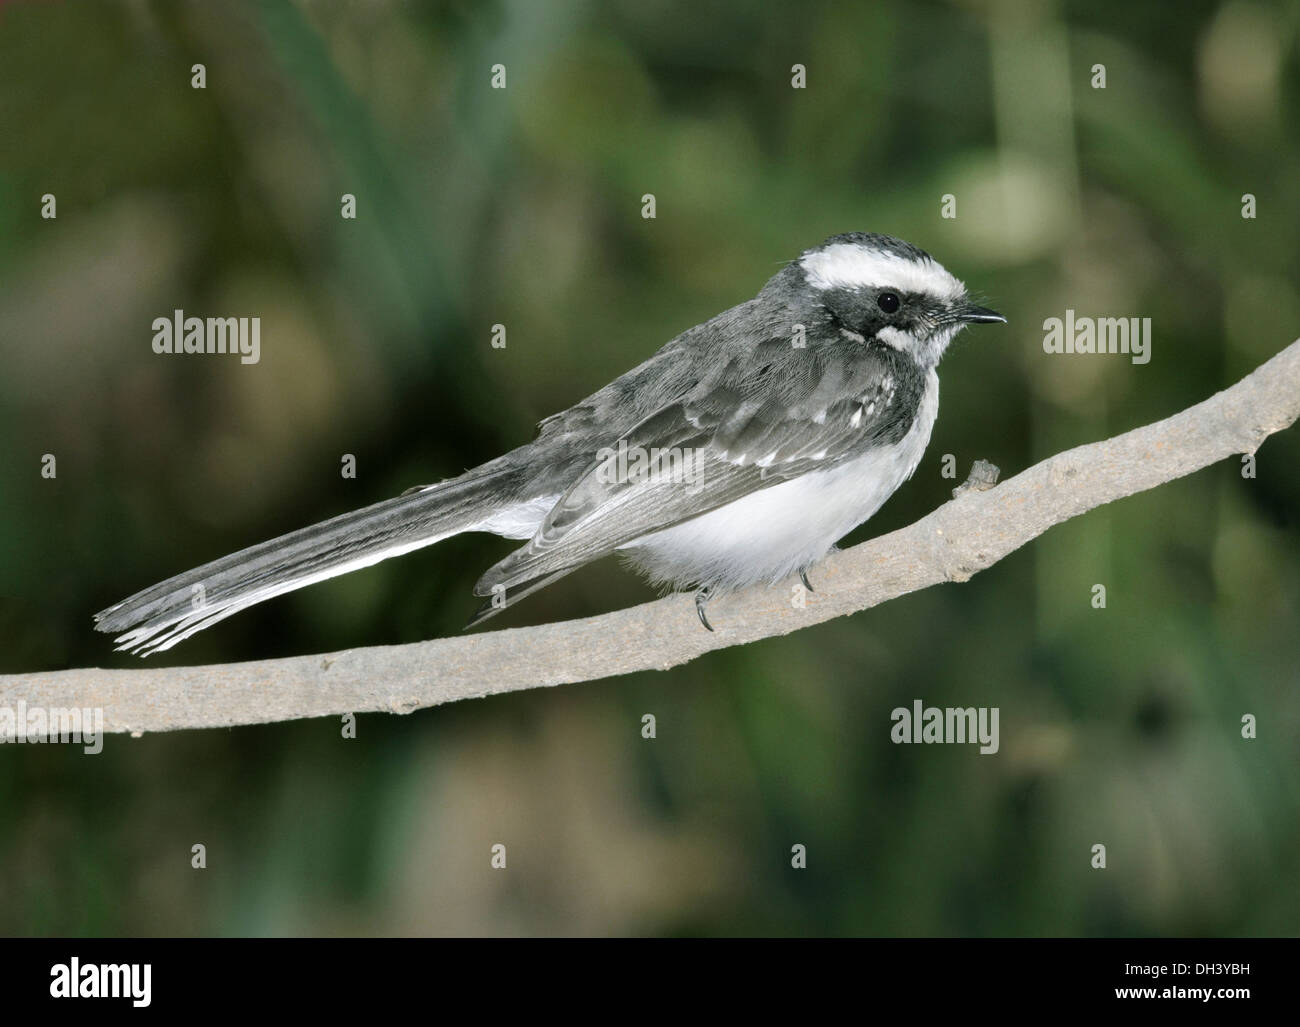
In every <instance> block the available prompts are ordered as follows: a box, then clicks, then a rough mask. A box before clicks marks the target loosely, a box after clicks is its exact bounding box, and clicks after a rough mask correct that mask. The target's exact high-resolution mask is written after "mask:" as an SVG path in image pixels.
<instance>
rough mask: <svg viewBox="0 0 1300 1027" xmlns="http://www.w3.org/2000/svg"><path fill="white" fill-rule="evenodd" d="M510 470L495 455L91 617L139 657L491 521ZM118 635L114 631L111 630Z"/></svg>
mask: <svg viewBox="0 0 1300 1027" xmlns="http://www.w3.org/2000/svg"><path fill="white" fill-rule="evenodd" d="M516 480H517V479H516V472H515V471H514V470H513V469H512V468H511V467H508V466H503V465H502V464H501V463H500V462H498V461H493V462H492V464H486V465H484V466H483V467H481V468H476V469H475V470H472V471H469V472H467V473H466V474H464V475H462V476H461V477H459V478H454V479H452V480H451V481H445V482H442V483H441V484H438V485H430V486H428V487H426V488H423V489H418V490H412V491H411V492H408V493H405V494H403V495H401V496H398V497H396V498H395V499H389V500H385V501H384V502H382V503H376V504H374V505H373V506H368V507H365V508H364V509H361V510H354V511H353V512H352V513H346V514H343V515H342V516H340V517H335V518H333V519H331V520H328V521H323V522H322V523H320V524H316V525H313V526H312V527H310V528H302V529H300V530H299V531H295V532H291V533H290V534H288V535H283V536H281V537H280V538H277V539H272V540H271V541H269V542H263V543H262V544H261V545H257V546H253V547H252V548H251V549H244V550H241V551H240V552H238V553H232V554H231V555H230V556H224V557H222V558H221V559H220V560H214V561H213V562H212V563H208V564H204V565H203V566H202V567H196V568H195V569H194V570H192V571H186V572H185V573H184V574H178V575H176V576H175V577H174V578H168V579H167V580H166V581H163V582H160V583H158V584H157V585H154V586H152V587H151V588H146V589H145V590H144V591H142V592H137V593H136V594H135V595H133V596H131V598H129V599H124V600H122V602H120V603H117V604H115V605H113V606H110V607H109V608H108V609H106V610H101V611H100V612H99V613H97V614H95V628H96V630H98V631H103V632H106V633H108V634H116V635H117V636H118V637H117V638H115V639H114V641H115V642H116V643H117V648H118V649H119V650H123V649H125V650H128V651H130V652H134V653H139V654H140V655H142V656H147V655H148V654H149V653H153V652H161V651H162V650H165V649H170V648H171V647H172V646H174V645H175V644H176V643H177V642H180V641H181V640H183V639H186V638H189V636H190V635H192V634H194V633H195V632H196V631H202V630H203V629H204V628H207V627H211V626H212V625H213V624H215V623H217V621H220V620H224V619H225V618H227V617H229V616H230V615H231V614H234V613H238V612H239V611H240V610H243V609H246V608H247V607H249V606H252V605H254V604H255V603H260V602H262V601H263V600H266V599H270V598H272V597H273V596H278V595H283V594H284V593H285V592H292V591H293V590H294V589H298V588H302V587H303V586H305V585H311V584H314V583H316V582H318V581H324V580H325V579H326V578H333V577H335V576H337V575H339V574H346V573H348V572H349V571H354V570H358V569H360V568H362V567H369V566H370V565H371V564H374V563H378V562H379V561H380V560H386V559H388V558H389V557H390V556H398V555H400V554H402V553H409V552H410V551H411V550H413V549H419V548H421V547H423V546H428V545H432V544H433V543H435V542H439V541H441V540H442V539H445V538H448V537H450V536H452V535H458V534H460V533H461V532H463V531H472V530H474V529H475V528H476V527H477V526H478V525H479V524H480V523H482V522H485V521H488V520H490V518H491V515H492V512H493V510H494V509H496V508H497V507H498V505H499V503H500V501H501V500H502V499H505V498H508V497H510V496H511V493H512V491H513V489H514V486H515V485H516ZM119 633H120V634H119Z"/></svg>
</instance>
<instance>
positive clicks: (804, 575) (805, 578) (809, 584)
mask: <svg viewBox="0 0 1300 1027" xmlns="http://www.w3.org/2000/svg"><path fill="white" fill-rule="evenodd" d="M799 580H800V581H802V582H803V587H804V588H806V589H807V590H808V591H809V592H816V591H817V590H816V589H815V588H813V587H812V582H811V581H809V580H808V572H807V571H806V570H801V571H800V572H799Z"/></svg>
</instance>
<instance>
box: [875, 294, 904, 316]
mask: <svg viewBox="0 0 1300 1027" xmlns="http://www.w3.org/2000/svg"><path fill="white" fill-rule="evenodd" d="M898 304H899V300H898V293H896V292H882V293H881V294H880V295H879V296H877V297H876V306H878V307H879V308H880V309H881V310H883V311H884V312H885V313H886V314H892V313H893V312H894V311H896V310H897V309H898Z"/></svg>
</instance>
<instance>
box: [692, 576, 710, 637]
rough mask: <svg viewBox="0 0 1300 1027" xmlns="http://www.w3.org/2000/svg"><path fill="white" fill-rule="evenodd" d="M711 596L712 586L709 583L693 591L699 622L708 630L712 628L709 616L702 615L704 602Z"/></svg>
mask: <svg viewBox="0 0 1300 1027" xmlns="http://www.w3.org/2000/svg"><path fill="white" fill-rule="evenodd" d="M712 597H713V587H712V586H711V585H707V586H705V587H704V588H702V589H700V590H699V591H698V592H696V593H695V612H696V613H698V614H699V615H700V623H701V624H703V625H704V626H705V627H706V628H708V629H709V630H710V631H712V630H713V625H712V624H710V623H709V618H708V617H706V616H704V604H705V603H707V602H708V601H709V600H710V599H711V598H712Z"/></svg>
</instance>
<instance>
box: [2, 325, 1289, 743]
mask: <svg viewBox="0 0 1300 1027" xmlns="http://www.w3.org/2000/svg"><path fill="white" fill-rule="evenodd" d="M1297 416H1300V341H1297V342H1294V343H1292V344H1291V345H1290V346H1288V347H1287V348H1286V349H1284V350H1283V351H1282V352H1281V353H1279V354H1278V355H1277V356H1275V357H1273V359H1271V360H1269V361H1268V362H1267V363H1265V364H1263V365H1262V366H1261V367H1259V368H1257V369H1256V370H1255V371H1254V372H1253V373H1251V374H1250V375H1248V376H1247V377H1246V378H1244V379H1242V380H1241V381H1240V382H1238V383H1237V384H1236V385H1234V386H1232V387H1231V388H1229V389H1226V390H1224V391H1223V392H1220V393H1218V394H1217V395H1215V396H1212V397H1211V398H1210V399H1207V400H1206V401H1205V402H1203V403H1198V404H1197V405H1196V406H1194V407H1190V408H1189V409H1187V410H1184V411H1183V412H1182V413H1179V414H1175V415H1174V416H1173V417H1169V418H1166V419H1165V420H1163V421H1158V422H1156V423H1155V424H1149V425H1147V426H1146V427H1144V428H1138V429H1136V430H1134V431H1130V432H1127V433H1125V434H1123V435H1119V436H1116V437H1115V438H1113V439H1108V440H1106V441H1104V442H1096V443H1092V444H1091V445H1087V446H1080V447H1078V448H1077V449H1071V450H1069V451H1067V452H1064V453H1059V454H1057V455H1056V456H1053V457H1050V458H1049V459H1047V460H1044V461H1042V462H1041V463H1038V464H1035V465H1034V466H1033V467H1031V468H1029V469H1028V470H1026V471H1023V472H1022V473H1020V474H1018V475H1016V476H1015V477H1014V478H1012V479H1010V480H1009V481H1006V482H1004V483H1003V484H1001V485H999V486H997V487H996V488H988V487H987V486H988V481H987V479H985V480H984V481H982V482H975V483H973V487H971V488H969V489H965V490H962V489H959V490H957V492H958V495H957V498H955V499H953V501H952V502H950V503H946V504H944V505H943V506H941V507H940V508H939V509H937V510H935V511H934V512H933V513H931V514H930V515H929V516H927V517H923V518H922V519H921V520H919V521H917V522H916V523H914V524H911V525H909V526H908V527H906V528H902V529H900V530H898V531H895V532H892V533H891V534H889V535H884V536H882V537H880V538H875V539H872V540H871V541H869V542H864V543H862V544H861V545H858V546H854V547H853V548H852V549H850V550H847V551H845V552H842V553H837V554H835V555H834V556H832V557H831V558H830V559H828V560H826V561H825V562H824V563H822V564H821V565H819V567H818V568H817V571H816V577H817V581H816V584H817V588H818V591H817V592H815V593H811V594H808V595H807V596H806V604H805V605H804V606H803V607H802V608H797V607H796V606H795V604H794V603H792V602H791V597H792V592H791V589H790V587H788V586H787V587H776V588H763V587H754V588H749V589H746V590H745V591H742V592H738V593H736V594H734V595H732V596H729V597H721V598H720V599H719V600H718V601H717V602H715V604H714V605H712V606H711V607H710V609H709V614H710V618H711V620H712V622H713V625H714V627H715V628H716V629H717V630H716V632H709V631H704V630H702V629H701V627H700V624H699V621H698V620H697V619H696V615H695V606H694V604H693V602H692V600H691V599H690V598H689V597H686V596H681V595H676V596H669V597H667V598H664V599H660V600H658V601H656V602H651V603H646V604H644V605H642V606H637V607H634V608H632V609H628V610H620V611H618V612H616V613H608V614H604V615H602V616H599V617H589V618H587V619H585V620H574V621H565V622H562V623H558V624H545V625H541V626H539V627H531V628H516V629H512V630H507V631H494V632H489V633H485V634H480V635H469V636H462V637H458V638H443V639H437V640H435V641H430V642H417V643H414V644H411V645H400V646H377V647H374V648H367V649H350V650H346V651H344V652H336V653H329V654H327V655H317V656H298V657H292V658H290V659H279V660H259V661H255V662H251V663H229V664H216V665H212V666H206V667H172V668H163V669H131V670H101V669H87V670H68V671H58V672H54V673H45V674H17V675H11V676H5V677H0V707H5V706H8V707H10V708H11V709H13V708H17V704H18V702H19V701H20V700H23V701H25V702H26V704H27V706H28V708H31V707H47V708H48V707H74V706H75V707H83V708H84V707H92V708H94V707H98V708H102V709H103V711H104V729H105V730H106V731H130V732H132V733H141V732H145V731H171V730H176V729H179V728H196V727H226V726H229V725H233V724H255V723H267V722H271V721H279V720H293V719H297V718H302V717H323V716H328V715H340V714H343V713H360V712H368V711H383V710H387V711H390V712H393V713H410V712H411V711H412V710H417V709H420V708H422V707H426V706H437V705H439V704H440V703H447V702H453V701H455V700H457V699H473V698H478V697H480V696H485V695H498V694H501V693H504V692H517V691H522V690H523V689H526V688H538V687H540V686H543V685H562V684H568V683H569V682H574V681H591V680H594V679H597V678H606V677H613V676H614V675H616V674H630V673H632V672H633V671H639V670H667V669H668V668H669V667H675V666H677V665H678V664H681V663H686V662H687V661H688V660H693V659H695V658H696V657H697V656H700V655H702V654H703V653H706V652H710V651H711V650H714V649H725V648H727V647H728V646H733V645H742V644H744V643H746V642H753V641H756V640H758V639H760V638H769V637H771V636H773V635H784V634H788V633H789V632H791V631H797V630H798V629H800V628H805V627H808V626H809V625H811V624H820V623H822V622H823V621H828V620H831V619H832V618H834V617H843V616H845V615H846V614H850V613H856V612H857V611H859V610H866V609H869V608H871V607H873V606H877V605H879V604H880V603H884V602H887V601H888V600H890V599H895V598H897V597H898V596H901V595H906V594H907V593H909V592H915V591H917V590H918V589H922V588H928V587H929V586H931V585H936V584H939V583H940V582H944V581H965V580H967V579H968V578H970V577H971V575H973V574H975V573H977V572H979V571H981V570H983V569H984V568H986V567H989V566H991V565H993V564H994V563H996V562H997V561H998V560H1000V559H1002V558H1003V557H1004V556H1006V555H1007V554H1008V553H1011V552H1014V551H1015V550H1016V549H1019V548H1020V547H1021V546H1023V545H1024V544H1025V543H1027V542H1029V541H1030V540H1032V539H1034V538H1037V537H1038V536H1039V535H1041V534H1042V533H1043V532H1044V531H1046V530H1047V529H1048V528H1050V527H1052V526H1053V525H1055V524H1060V523H1061V522H1062V521H1065V520H1068V519H1069V518H1071V517H1077V516H1078V515H1079V514H1081V513H1084V512H1086V511H1088V510H1092V509H1094V508H1095V507H1098V506H1102V505H1103V504H1105V503H1110V502H1113V501H1114V500H1116V499H1121V498H1123V497H1124V496H1130V495H1133V494H1134V493H1136V492H1142V491H1144V490H1146V489H1150V488H1154V487H1155V486H1157V485H1161V484H1164V483H1165V482H1169V481H1173V480H1174V479H1175V478H1181V477H1182V476H1184V475H1187V474H1191V473H1192V472H1193V471H1197V470H1200V469H1201V468H1202V467H1206V466H1208V465H1210V464H1212V463H1215V462H1217V461H1219V460H1223V459H1225V458H1226V457H1229V456H1232V455H1233V454H1235V453H1253V452H1254V451H1255V450H1256V449H1257V448H1258V447H1259V445H1260V444H1261V443H1262V442H1263V441H1264V439H1265V438H1267V437H1268V436H1269V435H1271V434H1273V433H1274V432H1276V431H1280V430H1282V429H1283V428H1286V427H1288V426H1289V425H1291V424H1292V423H1293V422H1294V421H1295V420H1296V418H1297ZM87 630H89V626H87Z"/></svg>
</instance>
